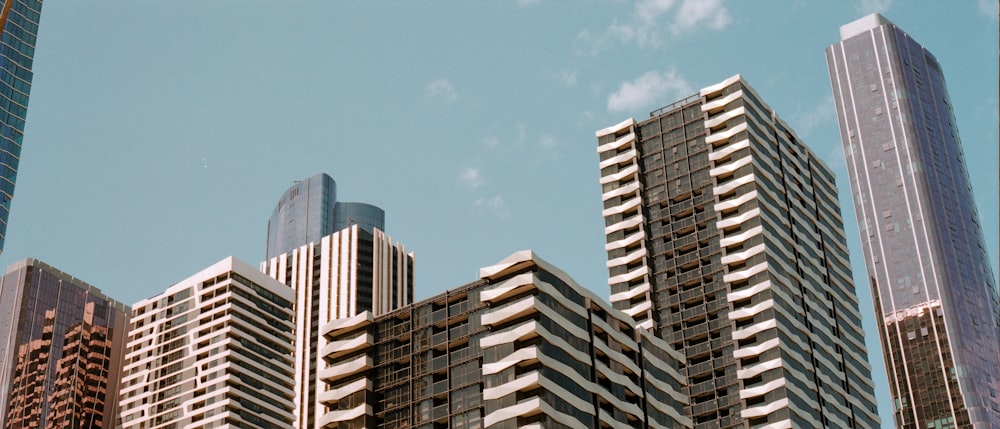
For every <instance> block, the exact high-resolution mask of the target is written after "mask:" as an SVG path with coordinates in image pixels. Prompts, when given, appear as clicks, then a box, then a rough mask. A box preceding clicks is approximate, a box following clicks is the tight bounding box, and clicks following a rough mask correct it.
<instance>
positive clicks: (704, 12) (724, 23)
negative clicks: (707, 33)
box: [670, 0, 732, 35]
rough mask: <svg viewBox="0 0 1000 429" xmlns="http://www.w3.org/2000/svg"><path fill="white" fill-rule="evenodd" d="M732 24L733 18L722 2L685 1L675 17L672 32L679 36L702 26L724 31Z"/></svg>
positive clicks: (713, 0) (714, 0)
mask: <svg viewBox="0 0 1000 429" xmlns="http://www.w3.org/2000/svg"><path fill="white" fill-rule="evenodd" d="M730 22H732V18H730V17H729V11H728V10H727V9H726V6H725V5H723V4H722V0H684V2H683V3H681V7H680V10H678V11H677V15H675V16H674V23H673V25H671V26H670V31H672V32H673V33H674V35H678V34H681V33H683V32H687V31H691V30H693V29H695V28H698V27H700V26H707V27H708V28H710V29H712V30H722V29H724V28H726V27H728V26H729V23H730Z"/></svg>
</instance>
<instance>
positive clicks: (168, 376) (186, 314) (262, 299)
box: [121, 257, 294, 429]
mask: <svg viewBox="0 0 1000 429" xmlns="http://www.w3.org/2000/svg"><path fill="white" fill-rule="evenodd" d="M293 299H294V294H293V293H292V290H291V289H289V288H288V287H287V286H285V285H283V284H281V283H278V282H276V281H274V280H272V279H270V278H268V277H267V276H265V275H263V274H261V273H260V272H259V271H257V270H254V269H253V268H252V267H250V266H249V265H247V264H245V263H243V262H241V261H239V260H237V259H234V258H232V257H229V258H226V259H223V260H222V261H219V262H218V263H216V264H215V265H212V266H210V267H208V268H206V269H204V270H202V271H201V272H199V273H197V274H195V275H193V276H191V277H188V278H187V279H185V280H182V281H180V282H178V283H177V284H174V285H173V286H170V287H169V288H167V290H165V291H164V292H163V293H161V294H159V295H157V296H155V297H152V298H149V299H146V300H142V301H139V302H137V303H136V304H135V305H133V306H132V310H133V312H134V316H133V317H132V330H131V333H130V335H129V337H130V340H129V343H128V354H127V356H126V364H125V370H124V376H123V377H122V383H121V384H122V390H121V416H122V418H121V424H122V427H124V428H153V427H156V428H181V427H199V428H262V429H263V428H287V427H291V424H292V408H293V401H292V387H293V383H292V342H293V341H294V332H293V329H294V325H293V323H292V300H293Z"/></svg>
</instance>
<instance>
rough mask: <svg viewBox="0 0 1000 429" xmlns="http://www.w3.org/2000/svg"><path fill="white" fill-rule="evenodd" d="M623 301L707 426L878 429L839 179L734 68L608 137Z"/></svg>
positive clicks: (604, 145)
mask: <svg viewBox="0 0 1000 429" xmlns="http://www.w3.org/2000/svg"><path fill="white" fill-rule="evenodd" d="M597 140H598V149H597V152H598V154H599V158H600V168H601V174H600V176H601V177H600V184H601V187H602V200H603V203H604V211H603V216H604V220H605V234H606V237H607V240H606V245H605V249H606V250H607V253H608V261H607V266H608V269H609V280H608V282H609V285H610V287H611V302H612V304H613V306H614V308H615V309H618V310H621V311H623V312H625V313H626V314H628V315H630V316H632V317H634V318H635V319H636V321H637V322H638V323H639V324H640V325H641V326H643V327H645V328H647V329H650V330H652V331H653V332H654V333H655V334H656V335H657V336H658V337H660V338H662V339H663V340H665V341H666V342H667V343H668V344H669V347H671V348H673V349H675V350H679V351H681V352H682V353H683V354H684V357H683V359H682V364H681V372H682V374H684V376H685V388H684V394H685V395H686V396H687V398H688V400H687V401H686V403H687V406H686V407H685V410H684V415H685V416H687V417H689V418H691V419H692V421H693V424H694V426H695V427H697V428H719V427H722V428H734V427H739V428H742V427H746V426H747V425H749V426H750V427H768V428H791V427H841V428H852V427H858V428H871V427H877V426H878V425H879V418H878V415H877V412H876V407H875V398H874V393H873V390H874V389H873V384H872V381H871V369H870V366H869V364H868V355H867V351H866V349H865V344H864V333H863V331H862V326H861V314H860V313H859V310H858V301H857V296H856V293H855V288H854V284H853V280H852V276H851V269H850V263H849V259H848V253H847V245H846V239H845V237H844V232H843V221H842V220H841V217H840V208H839V204H838V200H837V189H836V185H835V183H834V177H833V174H832V173H831V172H830V169H829V168H827V167H826V165H824V164H823V162H821V161H820V160H819V159H818V158H816V156H814V155H813V154H812V152H811V151H810V150H809V148H808V147H806V145H805V144H803V143H802V142H801V141H800V140H799V138H798V137H797V136H796V135H795V132H794V131H792V130H791V129H790V128H789V127H788V125H787V124H786V123H785V122H784V121H782V120H781V119H780V118H779V117H778V116H777V114H776V113H775V112H774V111H772V110H771V109H770V107H768V106H767V104H765V103H764V102H763V101H762V99H761V98H760V96H759V95H758V94H757V92H756V91H754V90H753V89H752V88H751V87H750V86H749V85H747V84H746V82H745V81H744V80H743V79H742V78H741V77H740V76H739V75H737V76H734V77H732V78H729V79H727V80H725V81H723V82H721V83H719V84H716V85H712V86H709V87H706V88H704V89H702V90H701V91H699V92H698V93H697V94H694V95H692V96H690V97H687V98H684V99H682V100H679V101H677V102H675V103H673V104H671V105H668V106H666V107H663V108H661V109H659V110H656V111H654V112H652V113H651V114H650V118H649V119H646V120H644V121H641V122H639V121H635V120H634V119H628V120H625V121H623V122H621V123H619V124H617V125H614V126H611V127H608V128H605V129H602V130H599V131H598V132H597Z"/></svg>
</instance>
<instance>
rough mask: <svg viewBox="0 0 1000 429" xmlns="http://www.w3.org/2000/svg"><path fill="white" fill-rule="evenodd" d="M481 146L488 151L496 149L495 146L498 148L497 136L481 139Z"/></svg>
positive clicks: (498, 140)
mask: <svg viewBox="0 0 1000 429" xmlns="http://www.w3.org/2000/svg"><path fill="white" fill-rule="evenodd" d="M483 145H484V146H486V147H488V148H490V149H496V148H497V146H500V139H499V138H497V136H486V137H483Z"/></svg>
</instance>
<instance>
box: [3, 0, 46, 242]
mask: <svg viewBox="0 0 1000 429" xmlns="http://www.w3.org/2000/svg"><path fill="white" fill-rule="evenodd" d="M2 8H3V9H2V10H0V35H2V42H0V102H2V103H3V108H2V110H0V113H2V114H0V251H3V245H4V240H5V239H6V237H7V217H8V216H9V215H10V201H11V198H13V197H14V182H15V181H16V180H17V165H18V162H19V161H20V159H21V143H22V141H23V139H24V120H25V118H26V117H27V115H28V95H29V94H30V93H31V76H32V71H31V63H32V58H33V57H34V55H35V37H36V36H37V35H38V21H39V18H40V14H41V12H42V2H41V0H5V1H4V2H3V6H2Z"/></svg>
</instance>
